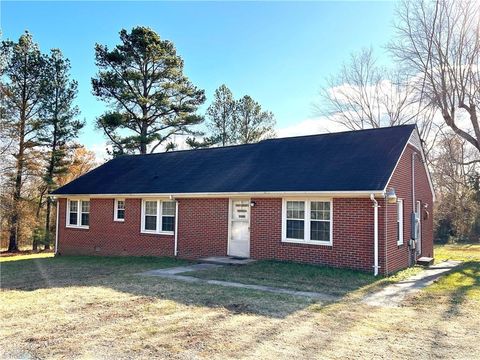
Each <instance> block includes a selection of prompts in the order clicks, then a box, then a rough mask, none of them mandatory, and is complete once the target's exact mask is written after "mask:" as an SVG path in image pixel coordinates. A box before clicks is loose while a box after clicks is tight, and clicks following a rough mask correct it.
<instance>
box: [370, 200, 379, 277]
mask: <svg viewBox="0 0 480 360" xmlns="http://www.w3.org/2000/svg"><path fill="white" fill-rule="evenodd" d="M370 200H372V201H373V275H374V276H377V275H378V201H377V200H376V199H375V195H374V194H370Z"/></svg>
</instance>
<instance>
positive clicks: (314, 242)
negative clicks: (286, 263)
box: [282, 239, 333, 246]
mask: <svg viewBox="0 0 480 360" xmlns="http://www.w3.org/2000/svg"><path fill="white" fill-rule="evenodd" d="M282 243H291V244H306V245H322V246H333V244H332V242H331V241H311V240H310V241H305V240H296V239H282Z"/></svg>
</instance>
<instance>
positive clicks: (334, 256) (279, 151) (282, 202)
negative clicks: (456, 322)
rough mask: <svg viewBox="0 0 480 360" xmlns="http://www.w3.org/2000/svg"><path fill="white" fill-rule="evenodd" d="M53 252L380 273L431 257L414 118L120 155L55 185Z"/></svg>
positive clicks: (427, 185)
mask: <svg viewBox="0 0 480 360" xmlns="http://www.w3.org/2000/svg"><path fill="white" fill-rule="evenodd" d="M52 195H53V196H55V197H56V198H57V199H58V201H57V217H58V218H57V238H56V252H57V254H62V255H63V254H65V255H70V254H71V255H74V254H88V255H93V254H97V255H137V256H143V255H153V256H178V257H179V258H186V259H197V258H202V257H207V256H232V257H245V258H253V259H277V260H289V261H296V262H305V263H314V264H321V265H328V266H334V267H346V268H353V269H359V270H363V271H373V272H374V274H377V273H382V274H388V273H392V272H394V271H397V270H399V269H402V268H405V267H407V266H409V265H412V264H414V263H415V261H416V260H417V259H418V258H419V257H421V256H428V257H433V221H432V218H433V216H432V208H433V201H434V193H433V188H432V183H431V179H430V175H429V173H428V170H427V167H426V165H425V158H424V153H423V150H422V146H421V142H420V138H419V134H418V130H417V128H416V126H414V125H404V126H396V127H389V128H380V129H371V130H361V131H347V132H340V133H331V134H322V135H311V136H300V137H291V138H280V139H270V140H264V141H261V142H259V143H257V144H248V145H238V146H227V147H219V148H209V149H200V150H186V151H173V152H167V153H161V154H150V155H130V156H121V157H118V158H115V159H113V160H110V161H109V162H107V163H105V164H104V165H102V166H100V167H98V168H96V169H94V170H92V171H90V172H89V173H87V174H85V175H83V176H81V177H79V178H78V179H76V180H74V181H72V182H70V183H69V184H67V185H65V186H63V187H61V188H59V189H57V190H56V191H54V192H53V193H52Z"/></svg>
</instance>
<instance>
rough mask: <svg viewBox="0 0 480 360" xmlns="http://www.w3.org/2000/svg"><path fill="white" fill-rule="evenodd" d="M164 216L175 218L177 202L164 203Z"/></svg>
mask: <svg viewBox="0 0 480 360" xmlns="http://www.w3.org/2000/svg"><path fill="white" fill-rule="evenodd" d="M162 215H171V216H175V201H164V202H162Z"/></svg>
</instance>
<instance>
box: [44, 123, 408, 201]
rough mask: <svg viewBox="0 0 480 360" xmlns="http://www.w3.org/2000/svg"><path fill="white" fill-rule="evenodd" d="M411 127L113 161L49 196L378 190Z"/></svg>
mask: <svg viewBox="0 0 480 360" xmlns="http://www.w3.org/2000/svg"><path fill="white" fill-rule="evenodd" d="M414 129H415V126H414V125H403V126H395V127H389V128H380V129H370V130H360V131H347V132H340V133H330V134H321V135H310V136H300V137H291V138H281V139H271V140H264V141H261V142H259V143H257V144H249V145H239V146H227V147H223V148H210V149H201V150H185V151H174V152H167V153H160V154H150V155H131V156H122V157H118V158H115V159H113V160H110V161H109V162H107V163H105V164H103V165H102V166H100V167H98V168H96V169H94V170H92V171H90V172H89V173H87V174H85V175H83V176H81V177H80V178H78V179H76V180H74V181H72V182H70V183H69V184H67V185H65V186H63V187H61V188H59V189H57V190H56V191H54V192H53V194H56V195H61V194H70V195H73V194H146V193H150V194H152V193H159V194H179V193H223V192H264V191H265V192H275V191H300V192H303V191H305V192H315V191H362V190H364V191H366V190H383V189H384V188H385V186H386V183H387V181H388V179H389V177H390V175H391V173H392V171H393V169H394V167H395V165H396V163H397V160H398V158H399V157H400V155H401V153H402V150H403V148H404V147H405V144H406V143H407V141H408V139H409V137H410V135H411V133H412V131H413V130H414Z"/></svg>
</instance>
